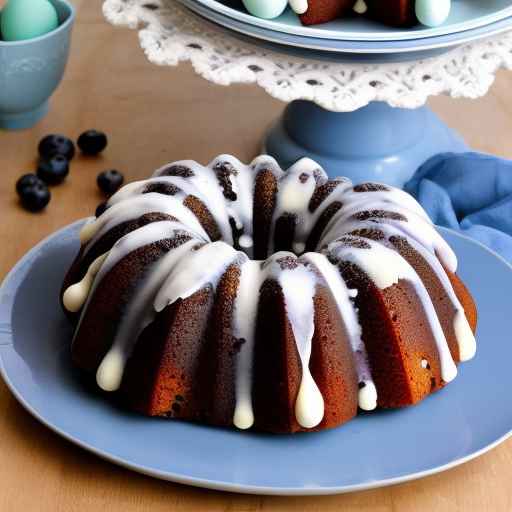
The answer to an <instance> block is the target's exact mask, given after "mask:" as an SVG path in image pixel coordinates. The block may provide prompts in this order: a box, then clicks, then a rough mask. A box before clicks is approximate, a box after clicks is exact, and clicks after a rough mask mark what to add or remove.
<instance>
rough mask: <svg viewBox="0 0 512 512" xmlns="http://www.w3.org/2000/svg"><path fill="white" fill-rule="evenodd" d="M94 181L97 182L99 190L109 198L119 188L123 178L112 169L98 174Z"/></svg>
mask: <svg viewBox="0 0 512 512" xmlns="http://www.w3.org/2000/svg"><path fill="white" fill-rule="evenodd" d="M96 181H97V182H98V187H100V190H101V191H102V192H104V193H105V194H107V195H108V196H110V195H112V194H113V193H114V192H117V191H118V190H119V189H120V188H121V185H122V184H123V182H124V176H123V175H122V174H121V173H120V172H119V171H116V170H114V169H112V170H110V171H103V172H101V173H100V174H98V178H97V180H96Z"/></svg>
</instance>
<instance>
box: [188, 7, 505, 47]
mask: <svg viewBox="0 0 512 512" xmlns="http://www.w3.org/2000/svg"><path fill="white" fill-rule="evenodd" d="M178 1H179V2H180V3H181V4H182V5H183V6H185V7H186V8H187V9H188V10H189V11H191V12H193V13H195V14H196V15H198V16H199V17H200V18H202V19H204V20H206V21H209V22H211V23H213V24H215V25H217V26H220V27H222V28H224V29H227V30H230V31H231V32H234V33H238V34H241V35H243V36H246V37H249V38H251V39H252V40H253V42H254V40H260V41H265V42H266V43H272V44H277V45H280V46H283V47H285V46H289V47H294V48H299V49H303V50H314V51H321V52H325V53H332V54H336V53H340V54H357V55H364V54H376V55H377V54H381V55H382V54H386V55H389V54H395V55H396V54H399V53H418V52H430V51H433V50H447V49H449V48H452V47H455V46H459V45H461V44H466V43H470V42H472V41H476V40H478V39H483V38H485V37H490V36H493V35H497V34H500V33H502V32H506V31H508V30H511V29H512V16H510V17H509V18H506V19H504V20H501V21H498V22H496V23H491V24H490V25H487V26H485V27H481V28H477V29H473V30H467V31H465V32H459V33H456V34H450V35H445V36H438V37H431V38H424V39H417V40H410V41H334V40H330V39H321V38H314V37H302V36H294V35H291V34H284V33H282V32H278V31H274V30H267V29H263V28H260V27H255V26H253V25H250V24H247V23H241V22H239V21H237V20H234V19H232V18H230V17H229V16H225V15H222V14H219V13H218V12H216V11H214V10H212V9H208V8H206V7H204V6H202V5H199V4H198V3H197V1H196V0H178Z"/></svg>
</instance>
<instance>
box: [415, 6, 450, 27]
mask: <svg viewBox="0 0 512 512" xmlns="http://www.w3.org/2000/svg"><path fill="white" fill-rule="evenodd" d="M450 9H451V0H416V17H417V18H418V20H419V21H420V23H422V24H423V25H426V26H427V27H438V26H439V25H442V24H443V23H444V22H445V21H446V20H447V19H448V16H449V15H450Z"/></svg>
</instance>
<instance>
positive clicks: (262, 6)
mask: <svg viewBox="0 0 512 512" xmlns="http://www.w3.org/2000/svg"><path fill="white" fill-rule="evenodd" d="M243 2H244V5H245V8H246V9H247V10H248V11H249V12H250V13H251V14H252V15H253V16H256V17H258V18H263V19H266V20H270V19H272V18H277V17H278V16H280V15H281V14H282V13H283V12H284V10H285V9H286V7H287V5H288V0H243Z"/></svg>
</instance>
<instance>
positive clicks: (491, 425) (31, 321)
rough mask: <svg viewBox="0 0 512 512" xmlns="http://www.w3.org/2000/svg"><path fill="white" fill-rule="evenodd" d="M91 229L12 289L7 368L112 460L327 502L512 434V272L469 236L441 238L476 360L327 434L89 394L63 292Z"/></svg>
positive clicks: (188, 479)
mask: <svg viewBox="0 0 512 512" xmlns="http://www.w3.org/2000/svg"><path fill="white" fill-rule="evenodd" d="M82 222H83V221H82ZM82 222H78V223H75V224H73V225H71V226H68V227H66V228H64V229H62V230H60V231H58V232H57V233H55V234H53V235H52V236H50V237H49V238H47V239H46V240H44V241H43V242H41V243H40V244H39V245H38V246H37V247H35V248H34V249H32V250H31V251H30V252H29V253H28V254H27V255H26V256H25V257H24V258H23V259H22V260H21V261H20V262H19V263H18V265H16V267H15V268H14V269H13V270H12V272H11V273H10V274H9V275H8V277H7V279H6V280H5V282H4V284H3V287H2V289H1V291H0V366H1V372H2V375H3V378H4V379H5V382H6V383H7V385H8V386H9V388H10V389H11V391H12V392H13V393H14V395H15V396H16V398H17V399H18V400H19V401H20V402H21V404H23V406H24V407H25V408H26V409H27V410H28V411H29V412H30V413H32V414H33V415H34V416H35V417H36V418H38V419H39V420H40V421H41V422H42V423H44V424H45V425H47V426H48V427H49V428H51V429H52V430H54V431H55V432H57V433H59V434H60V435H62V436H63V437H65V438H66V439H69V440H70V441H72V442H74V443H76V444H78V445H80V446H82V447H83V448H86V449H87V450H90V451H92V452H94V453H96V454H97V455H99V456H101V457H104V458H105V459H108V460H110V461H112V462H114V463H117V464H120V465H122V466H125V467H128V468H131V469H133V470H135V471H140V472H142V473H146V474H148V475H152V476H155V477H158V478H163V479H166V480H172V481H175V482H181V483H186V484H191V485H195V486H200V487H209V488H214V489H224V490H230V491H236V492H250V493H261V494H290V495H292V494H329V493H340V492H349V491H354V490H360V489H369V488H373V487H379V486H384V485H389V484H394V483H399V482H404V481H406V480H411V479H414V478H419V477H423V476H426V475H429V474H432V473H436V472H439V471H443V470H445V469H449V468H451V467H453V466H456V465H457V464H461V463H463V462H465V461H467V460H469V459H471V458H474V457H476V456H478V455H480V454H482V453H483V452H485V451H487V450H489V449H490V448H492V447H494V446H496V445H497V444H498V443H500V442H501V441H503V440H504V439H505V438H506V437H507V436H508V435H509V434H510V431H511V429H512V405H511V402H510V389H512V372H511V371H510V361H511V360H512V345H511V344H510V339H509V338H510V336H509V332H510V325H509V318H510V313H511V312H510V290H512V271H511V270H512V268H511V267H510V266H509V265H508V264H507V263H505V261H504V260H502V259H501V258H500V257H499V256H496V255H495V254H493V253H492V252H491V251H489V250H487V249H485V248H484V247H483V246H481V245H479V244H477V243H475V242H472V241H470V240H469V239H467V238H464V237H462V236H460V235H456V234H454V233H453V232H450V231H447V230H442V233H443V234H444V236H445V237H446V239H447V240H448V242H449V243H450V244H451V245H452V247H453V248H454V249H455V251H456V252H457V254H458V255H459V258H460V263H461V265H460V275H461V277H462V278H463V279H464V281H465V282H466V284H467V285H468V286H469V288H470V290H471V292H472V293H473V295H474V297H475V299H476V302H477V304H478V309H479V314H480V324H479V332H478V339H479V340H480V343H479V351H478V354H477V357H476V358H475V359H474V360H473V361H471V362H469V363H467V364H464V365H463V366H462V368H461V371H460V374H459V377H458V378H457V379H456V380H455V381H454V382H453V383H451V384H450V385H449V386H447V387H446V388H445V389H444V390H442V391H440V392H439V393H437V394H436V395H434V396H431V397H429V398H428V399H426V400H425V401H423V402H422V403H421V404H419V405H418V406H416V407H411V408H408V409H404V410H396V411H388V412H383V411H380V412H375V413H372V414H366V415H361V416H359V417H358V418H357V419H355V420H354V421H351V422H349V423H348V424H346V425H344V426H342V427H340V428H338V429H335V430H331V431H328V432H320V433H309V434H299V435H295V436H291V435H289V436H286V435H285V436H283V435H281V436H273V435H262V434H254V433H247V432H245V433H242V432H237V431H231V430H222V429H216V428H210V427H205V426H200V425H192V424H187V423H180V422H175V421H168V420H159V419H150V418H145V417H141V416H137V415H134V414H130V413H128V412H125V411H122V410H120V409H117V408H115V407H114V406H112V405H111V404H110V403H109V402H108V401H107V400H105V399H104V398H103V397H101V396H100V395H98V394H96V393H93V392H91V391H90V390H86V389H84V388H83V387H82V386H81V384H80V382H79V381H78V379H77V377H76V374H75V372H74V371H73V368H72V367H71V364H70V354H69V345H70V340H71V334H72V333H71V328H70V326H69V324H68V322H67V320H66V318H65V317H64V315H63V314H62V312H61V309H60V306H59V288H60V285H61V282H62V279H63V277H64V273H65V271H66V269H67V267H68V265H69V264H70V262H71V260H72V259H73V257H74V256H75V254H76V252H77V250H78V231H79V228H80V226H81V225H82Z"/></svg>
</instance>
